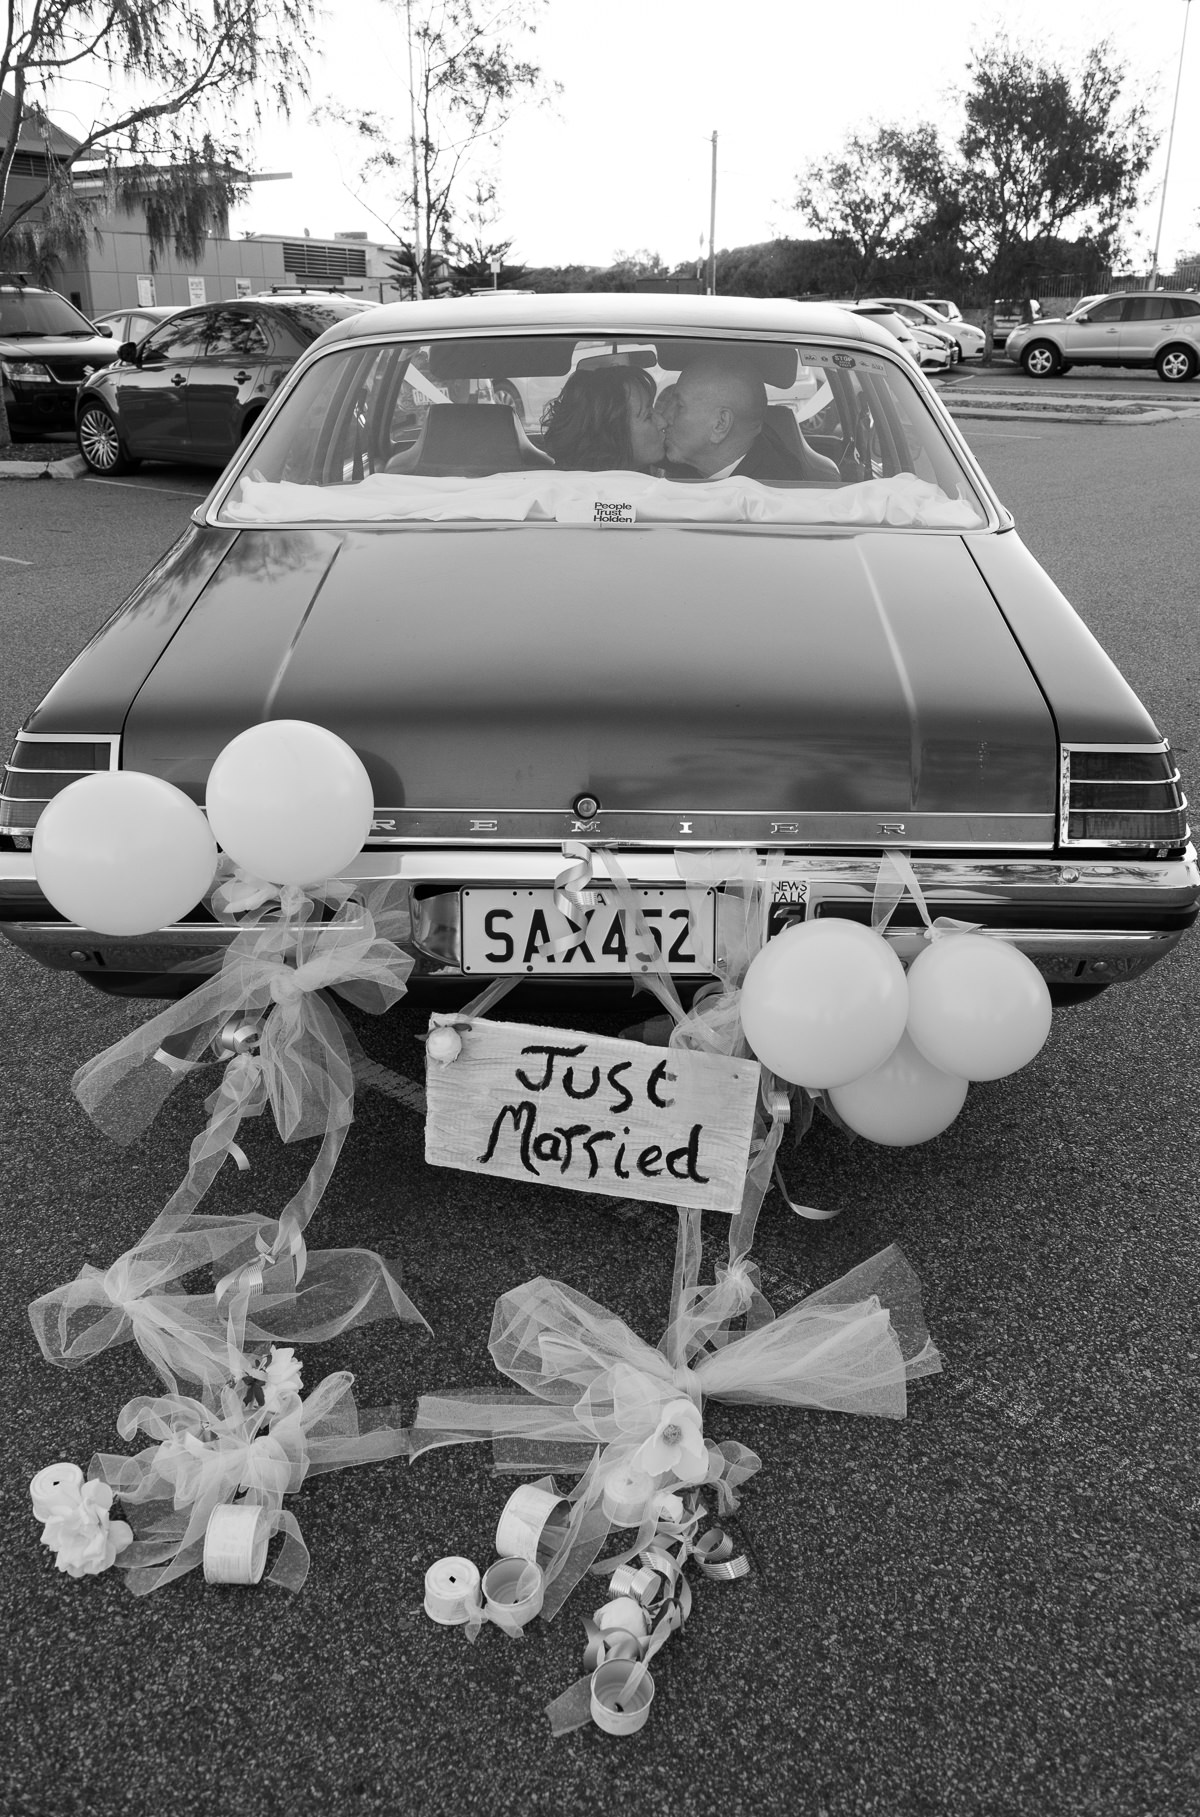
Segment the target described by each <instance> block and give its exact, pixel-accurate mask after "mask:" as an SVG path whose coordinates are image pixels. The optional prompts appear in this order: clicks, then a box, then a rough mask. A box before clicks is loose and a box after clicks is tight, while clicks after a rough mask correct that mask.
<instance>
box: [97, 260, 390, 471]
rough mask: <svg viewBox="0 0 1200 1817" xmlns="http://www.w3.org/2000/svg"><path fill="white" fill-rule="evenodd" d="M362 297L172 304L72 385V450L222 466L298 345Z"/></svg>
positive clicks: (100, 456) (112, 462) (116, 460)
mask: <svg viewBox="0 0 1200 1817" xmlns="http://www.w3.org/2000/svg"><path fill="white" fill-rule="evenodd" d="M360 310H361V305H360V304H359V303H357V302H355V301H353V300H351V299H343V298H341V297H336V296H320V297H318V296H304V297H291V298H287V299H286V300H284V299H282V298H281V299H280V300H279V301H278V302H274V301H270V302H267V301H259V300H257V299H256V300H253V301H247V302H242V301H237V302H227V303H204V304H201V305H199V306H198V307H197V308H195V309H181V310H179V311H178V312H177V313H175V314H173V315H171V316H170V317H168V319H167V320H166V321H165V322H162V323H160V324H159V326H158V327H157V328H154V329H152V330H151V331H150V333H149V334H147V335H146V336H145V338H144V339H143V340H141V341H138V342H136V343H135V342H133V341H126V342H124V343H123V344H122V346H121V347H120V348H119V350H118V352H117V356H116V357H117V364H116V365H114V366H112V367H111V368H110V369H108V370H107V371H105V372H103V373H98V374H96V375H95V377H94V378H93V379H92V380H91V382H89V383H88V384H86V385H84V387H83V388H82V390H81V391H80V394H79V398H78V403H77V405H76V412H75V427H76V434H77V435H78V438H79V452H80V453H81V454H82V455H83V458H84V460H85V461H86V462H87V464H88V466H89V467H90V468H91V469H92V471H93V472H94V473H104V474H109V473H127V472H129V471H130V470H131V469H132V468H134V467H135V466H136V465H137V464H138V462H139V461H142V460H160V461H161V460H166V461H195V462H196V463H198V464H200V465H202V466H218V467H223V466H224V465H225V462H226V461H227V460H228V459H229V457H230V455H231V454H232V453H233V451H234V449H235V448H236V447H237V446H238V443H239V442H240V441H241V440H242V438H243V437H244V436H245V434H246V431H247V430H248V429H249V428H250V427H251V425H252V424H253V423H254V421H255V418H256V417H258V416H260V415H261V414H262V412H263V410H265V408H266V406H267V405H268V404H269V403H270V401H271V399H272V397H273V396H274V395H275V392H276V390H277V389H278V387H279V383H280V380H281V379H282V378H283V377H284V375H285V374H286V373H287V372H288V371H289V369H290V368H291V367H292V366H293V365H294V364H295V363H296V361H297V360H298V359H299V357H300V355H301V354H302V353H303V352H304V350H305V348H306V347H309V346H310V345H311V344H312V342H313V341H315V340H316V339H317V337H318V336H319V335H322V334H324V332H325V330H326V329H327V328H331V327H332V326H333V325H334V323H335V322H340V321H342V320H343V319H344V318H345V317H346V316H349V315H356V314H358V313H360Z"/></svg>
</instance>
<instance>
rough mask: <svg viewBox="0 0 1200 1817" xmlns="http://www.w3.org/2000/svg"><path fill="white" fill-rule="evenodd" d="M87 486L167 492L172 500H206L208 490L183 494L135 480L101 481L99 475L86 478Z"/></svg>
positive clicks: (174, 488)
mask: <svg viewBox="0 0 1200 1817" xmlns="http://www.w3.org/2000/svg"><path fill="white" fill-rule="evenodd" d="M87 480H88V485H89V486H127V487H128V488H129V490H130V491H131V492H169V493H170V494H171V496H172V498H207V497H208V489H206V490H205V491H203V492H185V491H184V490H183V488H182V486H145V485H143V484H142V482H141V481H140V480H136V479H101V478H100V476H99V474H89V475H88V476H87Z"/></svg>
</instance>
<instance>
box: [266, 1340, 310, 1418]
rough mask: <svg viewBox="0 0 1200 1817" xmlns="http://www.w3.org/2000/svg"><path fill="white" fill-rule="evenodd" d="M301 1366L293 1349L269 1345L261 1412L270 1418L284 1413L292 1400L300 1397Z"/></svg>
mask: <svg viewBox="0 0 1200 1817" xmlns="http://www.w3.org/2000/svg"><path fill="white" fill-rule="evenodd" d="M300 1375H301V1366H300V1361H299V1358H298V1357H297V1355H296V1352H295V1351H294V1350H289V1349H286V1348H283V1347H282V1346H280V1345H278V1344H272V1345H271V1356H270V1361H269V1362H268V1363H267V1371H266V1380H265V1383H264V1390H263V1402H262V1404H263V1412H264V1413H265V1414H266V1415H267V1416H268V1418H270V1417H271V1416H273V1415H274V1414H277V1413H284V1412H286V1411H287V1410H288V1408H289V1407H290V1405H291V1403H292V1401H293V1400H299V1398H300Z"/></svg>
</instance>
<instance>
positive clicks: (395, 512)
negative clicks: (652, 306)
mask: <svg viewBox="0 0 1200 1817" xmlns="http://www.w3.org/2000/svg"><path fill="white" fill-rule="evenodd" d="M597 505H625V506H632V508H633V511H634V513H635V520H636V522H638V523H713V524H876V525H883V524H894V525H909V526H912V527H914V528H916V529H933V530H970V529H978V528H980V527H981V525H982V522H983V520H982V518H981V517H980V515H979V512H978V511H977V510H976V508H975V506H974V505H972V504H971V503H969V501H968V500H966V499H964V498H948V497H947V495H946V494H945V493H944V492H943V491H942V489H941V487H940V486H935V485H934V484H933V483H932V482H931V481H929V480H923V479H918V477H917V475H916V474H915V473H897V474H895V475H893V477H892V478H890V479H871V480H862V481H859V482H857V483H855V484H853V485H847V486H812V487H801V488H799V489H789V488H782V489H781V488H776V487H774V486H764V485H760V484H759V482H758V481H757V480H752V479H738V478H733V479H725V480H710V481H707V482H697V481H690V480H688V481H685V480H674V479H654V478H652V477H651V475H649V474H646V473H623V472H611V473H586V474H585V473H556V472H549V471H546V470H545V469H536V470H531V471H529V472H522V473H496V474H492V475H491V476H490V477H487V478H484V479H458V478H430V477H426V476H423V475H417V474H408V473H373V474H371V475H370V477H369V478H367V479H364V480H359V481H358V482H357V483H356V484H352V485H345V486H301V485H296V484H295V483H294V482H292V481H290V480H278V481H275V480H265V479H262V478H259V477H256V476H255V474H254V473H253V471H251V473H249V474H248V475H246V476H245V477H244V478H243V479H242V480H241V481H239V483H238V485H237V486H236V487H235V489H234V491H233V492H232V493H231V495H230V497H229V499H228V500H227V501H226V503H225V504H224V505H223V506H222V508H221V517H222V519H223V520H224V521H227V522H229V523H237V524H299V523H322V522H330V521H336V522H339V523H361V522H378V521H381V520H382V521H385V522H393V523H403V522H407V521H414V520H415V521H418V522H423V523H454V522H468V521H472V522H473V521H491V522H496V521H499V522H506V523H523V522H526V521H530V522H543V523H560V524H590V523H592V522H593V521H594V519H595V509H596V506H597Z"/></svg>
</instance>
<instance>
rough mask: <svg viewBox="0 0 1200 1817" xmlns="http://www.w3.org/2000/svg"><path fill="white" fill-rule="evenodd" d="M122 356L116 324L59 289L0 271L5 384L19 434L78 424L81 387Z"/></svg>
mask: <svg viewBox="0 0 1200 1817" xmlns="http://www.w3.org/2000/svg"><path fill="white" fill-rule="evenodd" d="M116 357H117V343H116V341H115V340H114V339H113V337H112V331H111V329H102V328H98V327H97V326H96V325H95V323H93V322H89V321H88V319H87V317H86V316H85V315H81V314H80V312H79V310H78V309H76V307H75V305H74V303H68V301H67V299H66V297H63V296H59V294H58V292H57V291H56V290H42V289H39V288H38V286H37V285H34V284H26V283H25V282H24V281H23V280H20V279H17V278H13V279H6V278H4V277H3V276H0V384H2V385H3V388H4V405H5V409H6V410H7V411H8V426H9V428H10V429H11V431H12V433H13V434H14V436H18V437H19V436H22V435H28V436H33V437H37V436H39V435H46V434H49V433H50V432H51V431H53V430H56V429H73V428H74V426H75V400H76V398H77V396H78V394H79V387H80V386H81V385H82V384H83V382H84V380H85V379H88V378H90V377H91V376H92V374H93V373H95V372H96V371H97V370H98V369H100V368H103V367H105V366H108V365H111V363H112V362H113V361H114V360H115V359H116Z"/></svg>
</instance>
